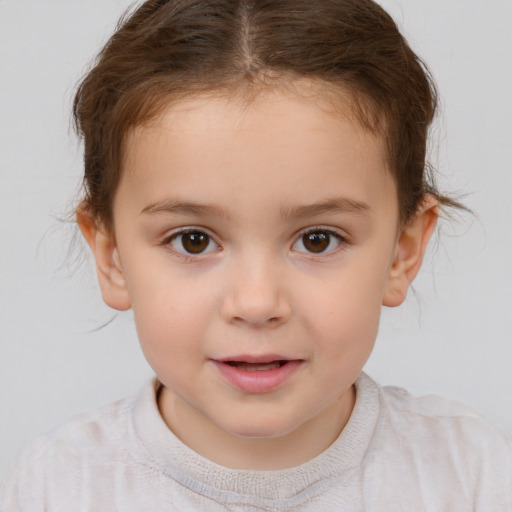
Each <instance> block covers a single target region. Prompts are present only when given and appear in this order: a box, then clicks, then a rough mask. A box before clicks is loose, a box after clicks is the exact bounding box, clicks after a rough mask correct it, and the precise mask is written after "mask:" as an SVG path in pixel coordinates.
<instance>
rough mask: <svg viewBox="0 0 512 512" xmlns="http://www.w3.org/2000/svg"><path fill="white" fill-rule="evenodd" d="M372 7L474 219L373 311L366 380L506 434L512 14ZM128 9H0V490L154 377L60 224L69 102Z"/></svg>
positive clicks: (32, 2) (452, 231) (461, 1)
mask: <svg viewBox="0 0 512 512" xmlns="http://www.w3.org/2000/svg"><path fill="white" fill-rule="evenodd" d="M381 3H382V5H384V7H386V8H387V9H388V10H389V11H390V12H391V14H392V15H393V16H394V18H395V19H396V20H397V22H398V23H399V25H400V26H401V27H402V30H403V32H404V33H405V35H406V37H408V40H409V42H410V44H411V46H412V47H413V48H414V49H415V50H416V51H417V52H418V53H419V54H420V55H421V56H422V57H423V58H424V59H425V60H426V61H427V63H428V64H429V67H430V68H431V70H432V72H433V74H434V76H435V77H436V79H437V82H438V85H439V89H440V91H441V97H442V109H441V113H440V116H439V119H438V121H437V124H436V129H435V132H434V139H433V143H432V160H433V161H434V163H435V164H436V165H437V166H438V168H439V171H440V183H441V187H442V189H443V190H445V191H448V192H456V193H463V194H465V197H464V198H463V200H464V202H465V203H466V204H467V205H468V206H469V207H470V208H472V209H473V211H474V212H475V216H474V217H469V216H466V217H463V218H462V219H459V220H457V219H454V220H448V221H443V222H442V223H441V229H440V233H439V236H438V238H437V241H436V242H435V243H434V244H433V245H432V247H431V251H430V253H429V256H428V258H427V261H426V262H425V266H424V269H423V270H422V273H421V275H420V277H419V278H418V279H417V281H416V284H415V291H414V293H411V294H410V296H409V297H408V299H407V302H406V303H405V304H404V305H403V306H402V307H400V308H397V309H394V310H385V311H384V314H383V319H382V327H381V332H380V335H379V338H378V340H377V345H376V349H375V351H374V353H373V355H372V357H371V359H370V361H369V362H368V364H367V366H366V371H367V372H368V373H369V374H370V375H371V376H372V377H374V378H375V379H376V380H377V381H379V382H380V383H382V384H394V385H399V386H404V387H406V388H407V389H409V390H410V391H411V392H413V393H415V394H429V393H436V394H442V395H445V396H447V397H451V398H454V399H457V400H461V401H463V402H466V403H468V404H470V405H471V406H473V407H474V408H475V409H477V410H478V411H479V412H480V413H481V414H483V415H484V416H485V417H487V418H488V419H489V420H490V421H491V422H492V423H494V424H496V425H497V426H498V427H499V428H500V429H501V430H503V431H504V432H505V433H506V434H507V435H508V436H511V437H512V407H511V405H512V400H511V395H512V371H511V365H512V336H511V329H510V325H511V320H512V270H511V269H512V229H511V219H512V201H511V200H510V197H511V190H512V158H511V146H512V128H511V119H512V100H511V96H510V94H511V91H512V32H511V31H510V30H509V28H510V24H511V22H512V2H511V1H510V0H487V1H486V2H482V1H481V0H429V1H428V2H427V1H425V0H382V2H381ZM128 5H129V1H127V0H108V1H104V0H88V1H87V2H70V1H64V0H0V233H1V235H0V240H1V242H0V243H1V251H0V272H1V273H0V290H1V297H0V478H2V477H3V476H4V475H5V472H6V470H7V467H8V465H9V463H10V462H11V461H12V460H13V458H14V457H15V455H16V453H17V452H18V450H19V449H20V447H21V446H22V444H23V443H24V442H25V441H26V440H27V439H29V438H30V437H33V436H35V435H37V434H39V433H43V432H46V431H48V430H50V429H52V428H54V427H56V426H57V425H59V424H61V423H62V422H64V421H65V420H66V419H67V418H69V417H70V416H71V415H74V414H76V413H78V412H80V411H85V410H88V409H91V408H94V407H97V406H99V405H102V404H104V403H107V402H110V401H112V400H115V399H118V398H121V397H124V396H127V395H130V394H133V393H135V392H136V391H137V390H138V389H139V388H140V386H141V385H142V384H143V383H144V381H145V380H146V379H148V378H150V376H151V375H152V372H151V369H150V368H149V366H148V365H147V363H146V362H145V360H144V357H143V355H142V353H141V351H140V349H139V347H138V344H137V339H136V335H135V329H134V326H133V321H132V317H131V314H130V313H126V314H124V313H123V314H115V313H114V312H112V311H110V310H109V309H108V308H107V307H106V306H104V305H103V304H102V302H101V298H100V295H99V292H98V290H97V286H96V282H95V275H94V272H93V270H92V262H91V260H90V259H89V260H88V259H87V258H83V257H81V254H82V256H83V254H84V253H85V248H83V245H81V244H80V243H78V242H77V243H75V244H74V246H73V243H72V239H73V234H74V227H73V224H72V223H70V222H69V212H70V209H71V208H72V205H73V201H74V200H75V199H76V197H77V193H78V189H79V184H80V175H81V158H82V157H81V148H80V146H79V144H78V142H77V141H76V138H75V136H74V135H73V132H72V130H71V127H70V126H71V125H70V106H71V101H72V96H73V89H74V86H75V84H76V82H77V80H78V79H79V77H80V76H81V75H82V74H83V72H84V70H85V69H86V67H87V65H88V63H89V62H90V60H91V58H92V57H93V55H94V54H95V53H96V52H97V51H98V50H99V48H100V45H101V44H102V43H104V42H105V41H106V38H107V37H108V36H109V35H110V33H111V31H112V30H113V28H114V26H115V23H116V21H117V19H118V17H119V15H120V14H121V13H122V12H123V11H124V10H125V8H126V7H127V6H128ZM70 247H71V248H72V247H74V250H72V251H71V252H70ZM112 318H114V320H113V321H112V322H111V323H109V324H108V325H107V326H105V327H104V328H102V329H98V327H100V326H101V325H103V324H105V323H108V322H109V321H110V320H111V319H112Z"/></svg>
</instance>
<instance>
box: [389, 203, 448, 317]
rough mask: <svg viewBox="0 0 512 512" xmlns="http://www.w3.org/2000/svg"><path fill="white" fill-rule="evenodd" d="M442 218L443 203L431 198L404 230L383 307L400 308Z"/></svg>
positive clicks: (397, 246)
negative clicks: (440, 209)
mask: <svg viewBox="0 0 512 512" xmlns="http://www.w3.org/2000/svg"><path fill="white" fill-rule="evenodd" d="M438 217H439V202H438V201H437V199H436V198H435V197H434V196H432V195H430V194H429V195H427V196H426V197H425V199H424V201H423V203H422V205H421V207H420V209H419V211H418V213H417V214H416V215H415V216H414V217H413V218H412V219H411V220H410V221H409V222H408V223H407V224H406V226H405V227H404V228H403V230H402V232H401V234H400V236H399V238H398V241H397V245H396V252H395V257H394V260H393V263H392V265H391V269H390V271H389V275H388V281H387V283H386V289H385V293H384V297H383V300H382V304H383V305H384V306H389V307H394V306H399V305H400V304H402V302H403V301H404V300H405V297H406V296H407V290H408V289H409V286H410V284H411V283H412V282H413V280H414V278H415V277H416V275H417V273H418V271H419V269H420V267H421V263H422V261H423V256H424V255H425V250H426V248H427V244H428V241H429V239H430V237H431V235H432V233H433V232H434V228H435V226H436V223H437V219H438Z"/></svg>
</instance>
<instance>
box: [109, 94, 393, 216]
mask: <svg viewBox="0 0 512 512" xmlns="http://www.w3.org/2000/svg"><path fill="white" fill-rule="evenodd" d="M124 156H125V157H124V164H123V176H122V178H121V183H120V187H119V194H124V193H125V192H129V193H130V194H131V195H132V196H134V197H137V200H138V201H139V202H140V203H141V204H142V203H148V202H152V201H153V202H154V201H155V200H165V197H164V196H168V195H173V196H177V195H181V196H183V198H185V199H187V200H188V199H195V200H197V201H208V202H210V201H211V200H212V199H215V197H218V198H219V200H225V199H226V197H227V196H228V195H229V194H231V196H232V197H231V199H230V207H233V208H235V207H236V205H237V204H238V203H239V202H240V203H241V204H244V205H249V204H254V205H258V204H265V203H269V202H270V200H274V201H278V202H280V203H281V206H284V207H286V206H287V205H289V206H290V207H293V206H294V205H295V204H297V203H304V204H305V203H307V202H308V196H309V198H310V199H319V200H322V199H326V198H327V197H328V196H334V195H338V194H342V195H347V194H348V195H351V196H352V198H353V199H354V200H355V201H360V202H372V203H375V204H377V203H389V202H391V203H393V202H396V194H395V187H394V184H393V180H392V178H391V174H390V173H389V170H388V168H387V162H386V151H385V142H384V140H383V139H382V137H380V136H379V135H378V134H375V133H373V132H371V131H369V130H368V129H365V128H364V127H363V126H362V124H361V123H360V122H358V121H357V120H356V119H355V117H354V113H353V108H352V102H351V98H350V97H349V96H348V95H347V96H346V97H343V96H341V95H339V94H338V97H337V99H336V102H334V101H332V99H331V98H327V99H326V96H325V95H321V94H319V91H318V90H317V89H315V88H314V87H309V88H302V89H301V90H300V91H298V90H293V91H292V90H289V89H272V90H266V91H263V92H260V93H258V94H257V95H254V96H253V97H251V98H250V100H248V99H247V96H246V95H240V94H236V93H233V94H224V95H212V94H208V95H206V94H204V95H200V96H197V97H193V98H188V99H185V100H183V101H180V102H179V103H172V104H169V105H168V106H167V107H166V108H165V109H164V110H163V111H162V112H161V113H160V115H159V116H157V117H155V118H154V119H152V120H151V121H150V122H148V123H146V124H144V125H143V126H139V127H137V128H135V129H134V130H132V131H131V132H130V133H129V134H128V137H127V139H126V144H125V155H124ZM384 192H385V193H384ZM158 196H161V197H158ZM313 196H315V197H313ZM316 196H318V197H316ZM321 196H322V197H321ZM180 199H181V198H180Z"/></svg>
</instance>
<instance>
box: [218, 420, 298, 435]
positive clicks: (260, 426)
mask: <svg viewBox="0 0 512 512" xmlns="http://www.w3.org/2000/svg"><path fill="white" fill-rule="evenodd" d="M221 428H223V430H225V431H226V432H229V433H230V434H232V435H234V436H236V437H239V438H242V439H254V440H256V439H275V438H279V437H283V436H286V435H288V434H290V433H291V432H293V431H294V430H295V429H296V428H297V425H296V424H293V425H290V424H286V423H285V422H279V421H277V422H276V421H275V419H274V421H265V420H264V419H261V418H259V419H258V420H257V421H244V422H240V423H238V424H231V425H229V426H228V425H223V426H222V425H221Z"/></svg>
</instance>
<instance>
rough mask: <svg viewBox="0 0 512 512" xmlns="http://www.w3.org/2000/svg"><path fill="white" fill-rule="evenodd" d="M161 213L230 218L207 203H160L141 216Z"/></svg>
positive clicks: (143, 212) (149, 207)
mask: <svg viewBox="0 0 512 512" xmlns="http://www.w3.org/2000/svg"><path fill="white" fill-rule="evenodd" d="M161 213H164V214H170V215H203V216H215V217H223V218H226V219H229V218H230V216H229V214H228V212H227V211H225V210H223V209H222V208H219V207H218V206H215V205H211V204H207V203H192V202H189V201H173V200H163V201H158V202H156V203H153V204H150V205H149V206H146V207H145V208H144V209H143V210H142V211H141V212H140V214H141V215H143V214H147V215H157V214H161Z"/></svg>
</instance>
